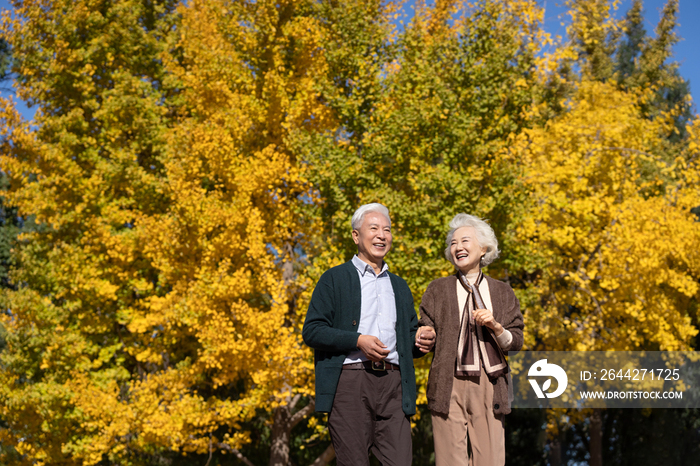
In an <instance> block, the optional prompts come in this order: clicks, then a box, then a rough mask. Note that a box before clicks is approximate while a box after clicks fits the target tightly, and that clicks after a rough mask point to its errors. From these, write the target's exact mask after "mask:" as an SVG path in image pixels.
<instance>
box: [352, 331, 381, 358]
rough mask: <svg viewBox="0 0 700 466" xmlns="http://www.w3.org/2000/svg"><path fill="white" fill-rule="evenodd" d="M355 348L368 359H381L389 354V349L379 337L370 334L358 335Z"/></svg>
mask: <svg viewBox="0 0 700 466" xmlns="http://www.w3.org/2000/svg"><path fill="white" fill-rule="evenodd" d="M357 348H358V349H359V350H360V351H362V352H363V353H364V355H365V356H367V359H369V360H370V361H382V360H384V358H385V357H387V356H388V355H389V350H388V349H386V345H385V344H384V343H382V342H381V340H379V338H377V337H375V336H372V335H360V337H359V338H358V339H357Z"/></svg>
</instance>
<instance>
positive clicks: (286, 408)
mask: <svg viewBox="0 0 700 466" xmlns="http://www.w3.org/2000/svg"><path fill="white" fill-rule="evenodd" d="M300 399H301V395H298V394H297V395H294V396H293V397H292V398H291V399H290V400H289V403H288V404H286V405H280V406H278V407H277V409H275V417H274V423H273V424H272V446H271V447H270V466H289V464H290V461H289V438H290V437H291V434H292V429H293V428H294V426H296V425H297V424H299V423H300V422H301V421H302V420H303V419H305V418H306V416H308V415H309V414H311V413H312V412H313V411H314V408H315V406H316V401H315V400H314V399H313V398H312V399H311V400H310V401H309V404H307V405H306V406H304V407H303V408H301V409H300V410H299V411H297V412H296V413H294V414H292V411H293V410H294V407H295V406H296V405H297V403H298V402H299V400H300ZM330 448H331V450H332V448H333V447H330ZM329 454H330V455H331V456H328V455H329ZM324 457H328V459H327V460H325V462H321V463H318V462H319V460H321V461H323V458H324ZM333 458H335V450H333V451H332V452H331V453H329V452H328V448H327V449H326V451H324V452H323V453H322V454H321V456H319V457H318V459H316V461H315V462H314V465H316V464H317V463H318V464H319V465H325V464H327V463H328V461H330V460H332V459H333Z"/></svg>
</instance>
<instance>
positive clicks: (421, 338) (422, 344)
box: [416, 326, 435, 353]
mask: <svg viewBox="0 0 700 466" xmlns="http://www.w3.org/2000/svg"><path fill="white" fill-rule="evenodd" d="M416 346H417V347H418V349H419V350H421V351H422V352H423V353H427V352H429V351H432V349H433V347H434V346H435V329H434V328H433V327H428V326H424V327H418V331H417V332H416Z"/></svg>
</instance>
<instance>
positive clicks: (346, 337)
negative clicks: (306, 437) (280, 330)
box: [303, 204, 435, 466]
mask: <svg viewBox="0 0 700 466" xmlns="http://www.w3.org/2000/svg"><path fill="white" fill-rule="evenodd" d="M352 239H353V240H354V241H355V244H357V255H355V256H354V257H353V258H352V260H351V261H349V262H346V263H345V264H342V265H339V266H337V267H333V268H332V269H330V270H328V271H326V272H325V273H324V274H323V276H321V279H320V280H319V281H318V284H317V285H316V289H315V290H314V293H313V296H312V298H311V303H310V305H309V311H308V313H307V314H306V321H305V322H304V330H303V337H304V341H305V342H306V344H307V345H309V346H310V347H312V348H313V349H314V350H315V351H314V359H315V367H316V411H319V412H329V413H330V416H329V417H328V428H329V430H330V434H331V440H332V441H333V447H334V448H335V453H336V458H337V464H338V465H339V466H341V465H352V466H357V465H369V451H370V449H371V450H372V452H373V453H374V455H375V456H376V457H377V458H378V459H379V460H380V461H381V463H382V464H383V465H396V466H405V465H410V464H411V459H412V451H411V425H410V421H409V416H411V415H413V414H415V412H416V379H415V371H414V368H413V358H415V357H420V356H422V355H423V354H425V353H427V352H428V351H430V350H431V349H432V347H433V345H434V343H435V332H434V331H433V329H432V328H431V327H421V328H420V329H419V328H418V319H417V317H416V311H415V309H414V307H413V297H412V295H411V290H410V289H409V288H408V285H407V284H406V282H405V281H404V280H403V279H401V278H399V277H398V276H396V275H394V274H392V273H390V272H389V271H388V266H387V265H386V263H385V262H384V256H386V254H387V253H388V252H389V249H391V241H392V235H391V219H390V218H389V210H388V209H387V208H386V207H384V206H383V205H381V204H367V205H363V206H362V207H360V208H359V209H357V211H356V212H355V214H354V215H353V216H352Z"/></svg>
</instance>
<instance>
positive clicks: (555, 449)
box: [549, 429, 564, 466]
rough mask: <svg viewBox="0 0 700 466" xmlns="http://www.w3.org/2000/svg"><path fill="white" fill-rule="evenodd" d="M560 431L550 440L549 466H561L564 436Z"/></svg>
mask: <svg viewBox="0 0 700 466" xmlns="http://www.w3.org/2000/svg"><path fill="white" fill-rule="evenodd" d="M563 436H564V435H563V433H562V431H561V429H560V431H559V432H558V433H557V435H555V436H554V437H553V438H552V439H551V440H550V441H549V466H561V462H562V461H561V460H562V454H561V452H562V437H563Z"/></svg>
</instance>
